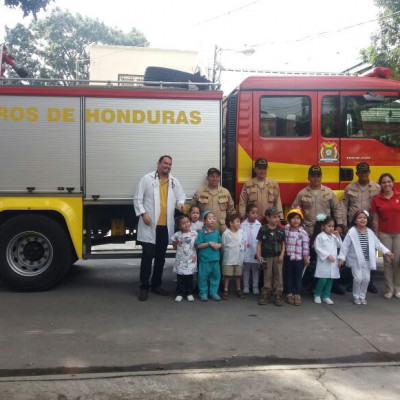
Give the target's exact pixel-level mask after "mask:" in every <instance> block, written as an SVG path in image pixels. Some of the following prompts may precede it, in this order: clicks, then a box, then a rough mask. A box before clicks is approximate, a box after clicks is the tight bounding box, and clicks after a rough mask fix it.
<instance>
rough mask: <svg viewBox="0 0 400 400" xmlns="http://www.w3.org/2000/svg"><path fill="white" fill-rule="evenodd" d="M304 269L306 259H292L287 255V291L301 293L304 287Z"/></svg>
mask: <svg viewBox="0 0 400 400" xmlns="http://www.w3.org/2000/svg"><path fill="white" fill-rule="evenodd" d="M303 269H304V261H303V260H300V261H295V260H290V259H289V257H285V270H286V278H287V287H286V291H287V293H288V294H289V293H291V294H301V289H302V284H301V280H302V275H303Z"/></svg>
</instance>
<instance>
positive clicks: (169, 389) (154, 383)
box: [0, 260, 400, 400]
mask: <svg viewBox="0 0 400 400" xmlns="http://www.w3.org/2000/svg"><path fill="white" fill-rule="evenodd" d="M138 273H139V268H138V261H137V260H107V261H105V260H101V261H99V260H96V261H80V262H79V263H78V264H77V265H76V266H75V267H74V268H73V270H72V271H71V273H70V274H69V276H68V277H67V278H66V279H65V281H64V282H63V283H62V284H61V285H59V286H58V287H57V288H55V289H53V290H52V291H49V292H43V293H13V292H9V291H8V290H7V289H5V288H4V287H2V286H0V321H1V336H0V378H1V379H0V399H1V400H2V399H18V400H19V399H58V400H59V399H64V398H65V399H77V398H79V399H86V398H87V399H91V398H96V399H97V398H98V399H103V398H104V399H108V398H110V399H114V398H115V399H119V398H121V399H122V398H135V399H136V398H143V399H147V398H148V399H151V398H154V399H158V398H182V399H186V398H189V397H190V398H204V399H208V398H221V399H222V398H238V399H241V398H243V399H246V398H282V399H283V398H288V397H292V398H310V399H311V398H323V399H325V398H327V399H329V398H355V399H356V398H361V397H357V396H358V395H360V396H361V394H363V395H364V397H363V398H372V395H373V394H374V397H375V398H376V397H377V398H399V396H397V397H390V396H394V395H395V394H396V393H399V389H400V388H399V387H398V383H397V379H394V377H396V376H398V375H397V374H398V365H400V340H399V336H400V332H399V323H398V319H399V314H400V300H395V299H392V300H385V299H384V298H383V296H382V292H383V278H382V277H381V276H379V277H377V278H376V279H375V283H376V284H377V286H378V288H379V289H380V294H377V295H374V294H369V296H368V301H369V304H368V306H366V307H360V306H355V305H354V304H352V302H351V299H352V298H351V294H350V293H347V294H346V295H345V296H335V295H333V298H334V300H335V305H333V306H326V305H316V304H314V303H313V302H312V298H311V296H310V295H308V296H307V295H306V296H305V297H304V303H303V305H302V306H301V307H293V306H289V305H287V304H285V305H284V306H283V307H276V306H274V305H272V304H268V305H266V306H259V305H258V304H257V299H256V297H255V296H253V295H249V296H248V297H247V298H246V299H245V300H240V299H237V298H235V297H232V298H231V299H229V300H228V301H222V302H213V301H208V302H207V303H202V302H200V301H198V300H196V301H195V302H194V303H189V302H187V301H184V302H182V303H175V302H174V301H173V299H174V296H173V294H171V296H169V297H168V298H164V297H161V296H157V295H150V297H149V300H148V301H147V302H139V301H137V293H138ZM174 280H175V276H174V274H173V273H172V260H168V264H167V267H166V271H165V277H164V281H165V287H166V288H168V289H170V290H171V291H173V289H174V286H175V282H174ZM354 363H358V364H357V365H355V366H354ZM360 363H361V364H360ZM385 363H386V364H385ZM388 363H389V364H388ZM322 364H323V365H322ZM363 371H364V373H363ZM99 374H106V375H104V376H103V375H99ZM32 377H34V378H32ZM35 377H39V378H35ZM378 377H379V379H378ZM65 378H66V379H72V380H65ZM392 378H393V379H392ZM32 379H35V381H34V385H32ZM303 381H304V385H303V384H302V382H303ZM55 382H57V383H55ZM71 382H73V383H74V385H71ZM227 382H229V385H227ZM253 385H254V387H255V389H254V392H249V390H250V389H252V387H253ZM28 387H29V388H30V389H29V390H28V389H27V388H28ZM66 387H68V388H70V391H68V390H66V389H65V388H66ZM266 387H268V388H271V389H268V391H267V392H265V388H266ZM350 387H351V388H352V390H353V392H352V395H351V396H350V397H349V394H350V393H349V392H348V389H349V388H350ZM51 388H53V389H54V390H53V389H51ZM73 388H78V389H76V391H74V390H72V389H73ZM96 388H98V390H97V389H96ZM202 388H203V389H202ZM273 388H275V389H273ZM356 388H358V389H357V391H354V390H355V389H356ZM192 389H193V390H192ZM35 390H36V391H35ZM202 390H203V391H202ZM285 391H286V392H285ZM291 391H292V392H293V396H288V393H291ZM346 391H347V396H346V395H344V394H343V393H345V392H346ZM284 392H285V393H286V395H284ZM4 393H7V396H6V397H4V396H5V394H4ZM201 393H203V394H201ZM378 393H381V394H384V396H380V395H378ZM39 394H40V396H41V397H40V396H39ZM229 394H230V395H229ZM311 395H312V396H314V397H312V396H311ZM62 396H66V397H62ZM85 396H86V397H85ZM107 396H109V397H107ZM118 396H119V397H118ZM146 396H147V397H146ZM196 396H197V397H196ZM213 396H214V397H213ZM279 396H281V397H279ZM369 396H371V397H369Z"/></svg>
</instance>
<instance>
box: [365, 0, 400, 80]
mask: <svg viewBox="0 0 400 400" xmlns="http://www.w3.org/2000/svg"><path fill="white" fill-rule="evenodd" d="M375 4H376V5H377V6H378V7H379V8H380V11H379V30H378V32H376V33H375V34H374V35H373V36H372V38H371V39H372V43H371V45H370V46H369V47H368V48H366V49H362V50H361V56H362V58H363V61H364V62H370V63H371V64H372V65H374V66H382V67H389V68H391V69H392V76H393V77H394V78H397V79H398V78H399V77H400V30H399V28H400V0H375Z"/></svg>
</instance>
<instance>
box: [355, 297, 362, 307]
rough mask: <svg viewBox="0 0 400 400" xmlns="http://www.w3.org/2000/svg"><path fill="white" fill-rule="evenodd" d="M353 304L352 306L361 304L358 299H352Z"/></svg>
mask: <svg viewBox="0 0 400 400" xmlns="http://www.w3.org/2000/svg"><path fill="white" fill-rule="evenodd" d="M353 302H354V304H357V305H358V306H360V305H361V304H362V303H361V300H360V299H359V298H358V297H354V299H353Z"/></svg>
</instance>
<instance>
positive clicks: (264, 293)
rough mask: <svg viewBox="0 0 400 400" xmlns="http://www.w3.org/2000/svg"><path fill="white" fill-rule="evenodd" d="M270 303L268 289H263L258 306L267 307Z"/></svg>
mask: <svg viewBox="0 0 400 400" xmlns="http://www.w3.org/2000/svg"><path fill="white" fill-rule="evenodd" d="M268 303H269V293H268V292H267V289H265V288H262V289H261V294H260V297H259V299H258V304H259V305H260V306H265V305H266V304H268Z"/></svg>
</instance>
